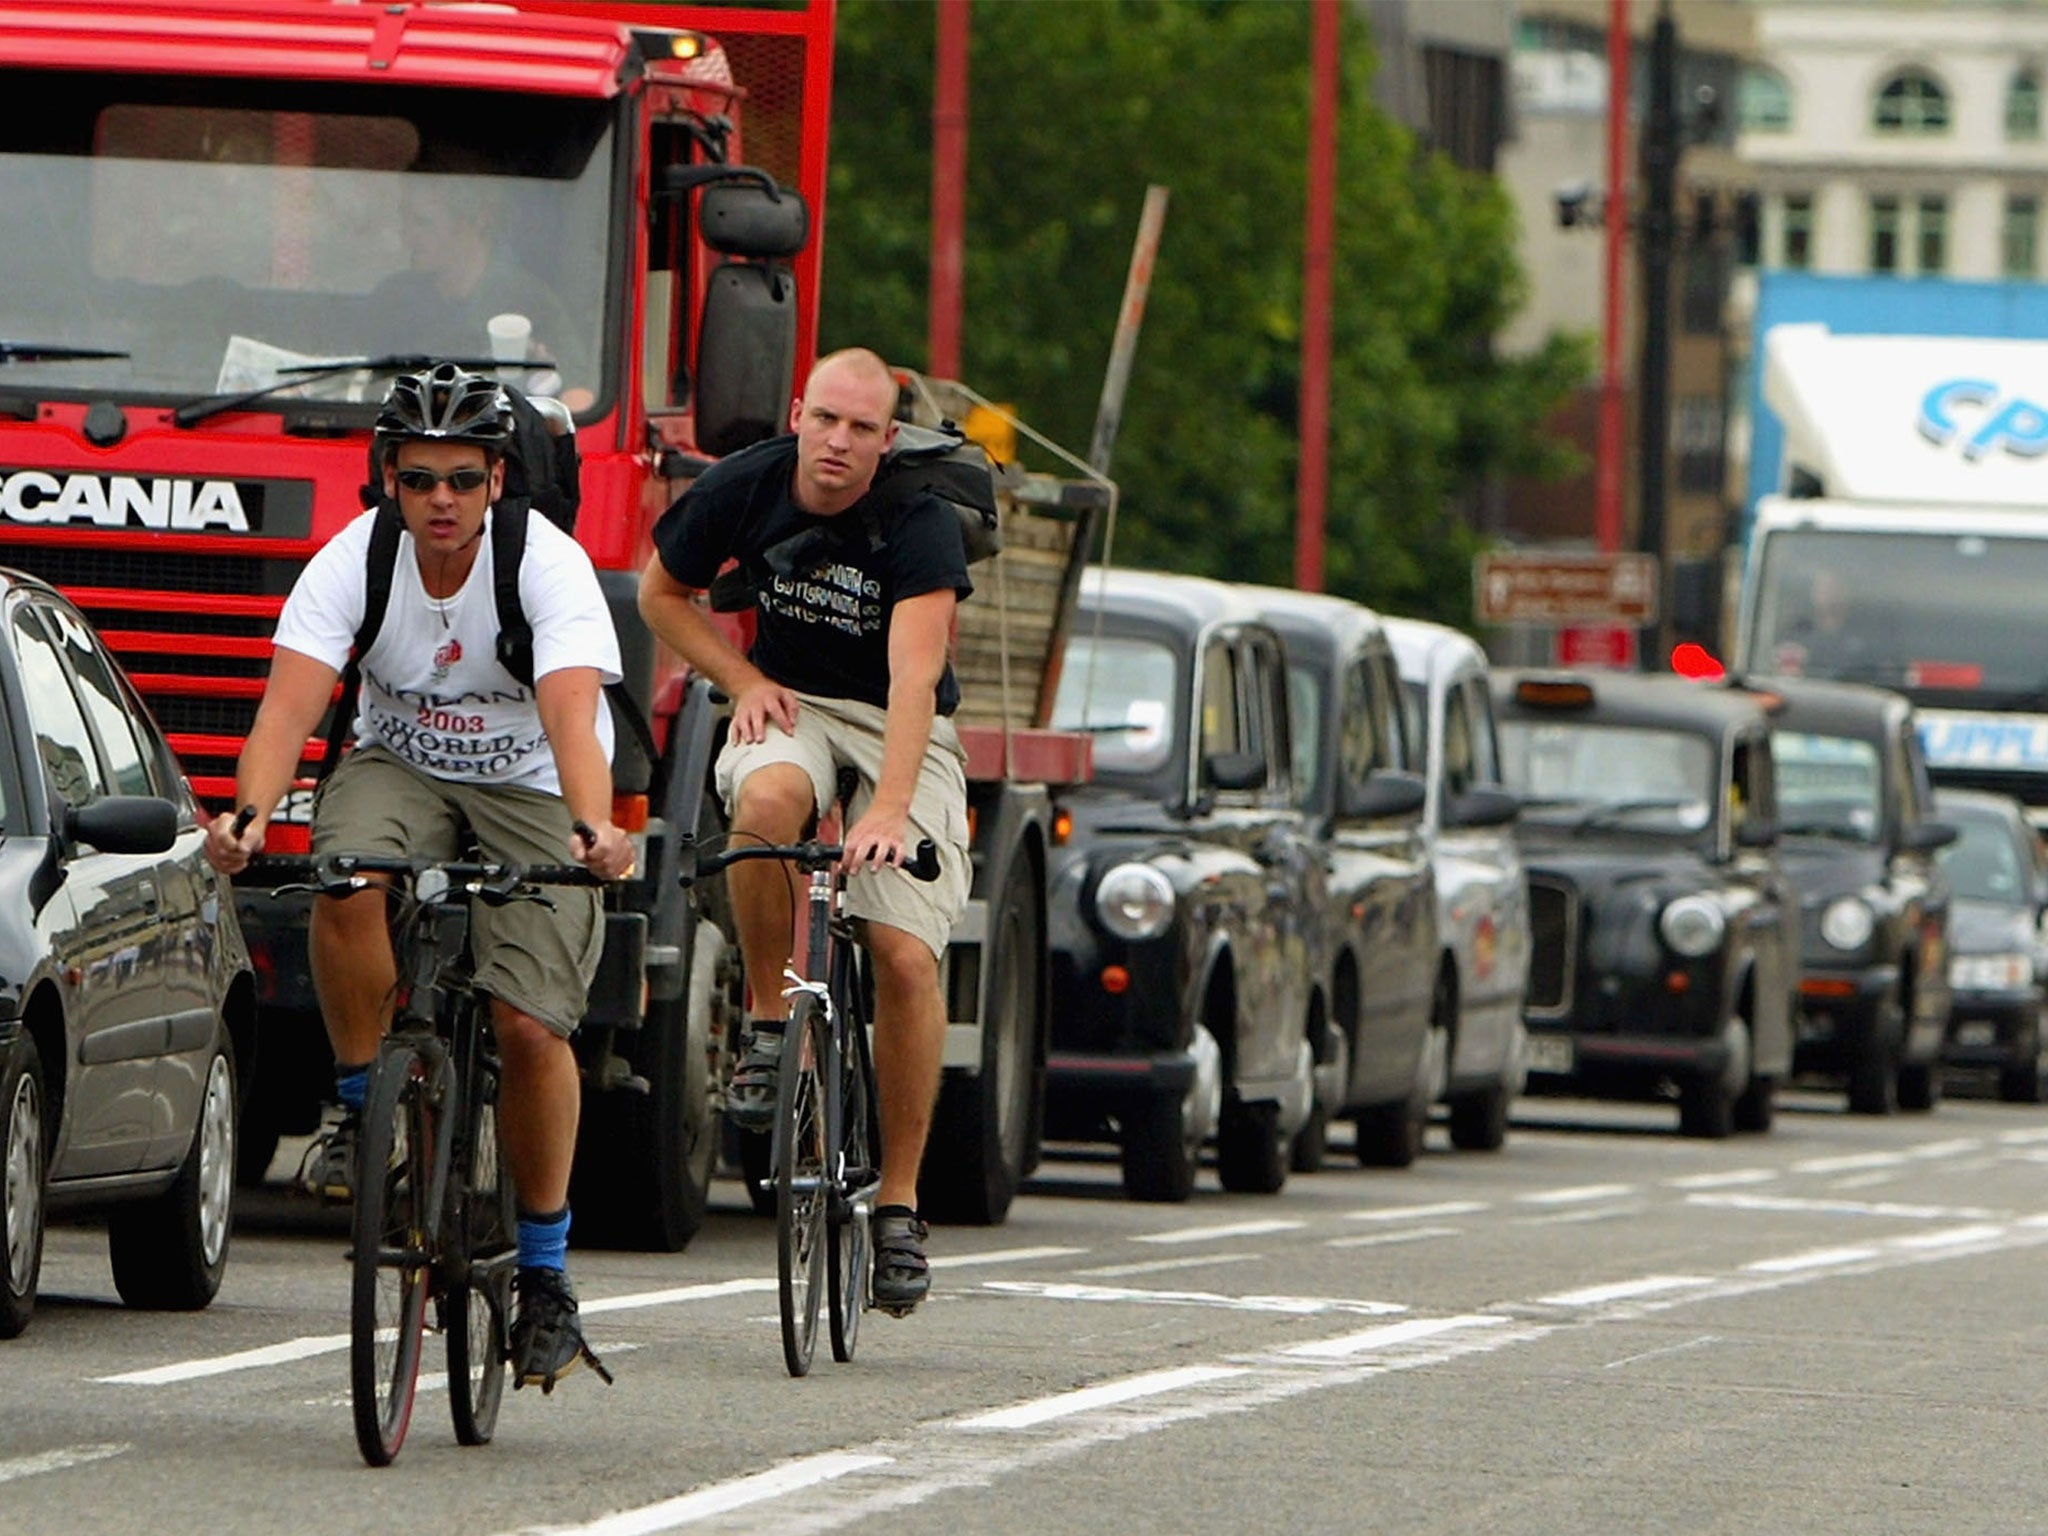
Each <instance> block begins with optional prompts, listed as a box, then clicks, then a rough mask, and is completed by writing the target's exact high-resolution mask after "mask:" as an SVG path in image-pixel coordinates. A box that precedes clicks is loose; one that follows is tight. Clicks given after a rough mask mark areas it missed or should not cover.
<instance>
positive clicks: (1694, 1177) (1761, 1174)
mask: <svg viewBox="0 0 2048 1536" xmlns="http://www.w3.org/2000/svg"><path fill="white" fill-rule="evenodd" d="M1777 1176H1778V1170H1777V1169H1775V1168H1731V1169H1729V1170H1728V1172H1726V1173H1692V1174H1687V1175H1686V1176H1685V1177H1684V1178H1682V1179H1666V1180H1665V1181H1664V1184H1665V1187H1666V1188H1667V1189H1733V1188H1735V1187H1736V1186H1737V1185H1741V1184H1768V1183H1770V1182H1771V1181H1772V1180H1773V1179H1775V1178H1777Z"/></svg>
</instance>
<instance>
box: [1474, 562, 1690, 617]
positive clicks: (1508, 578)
mask: <svg viewBox="0 0 2048 1536" xmlns="http://www.w3.org/2000/svg"><path fill="white" fill-rule="evenodd" d="M1472 586H1473V598H1474V601H1473V608H1474V610H1475V612H1476V614H1477V616H1478V619H1479V622H1480V623H1482V624H1654V623H1655V622H1656V621H1657V562H1656V560H1655V559H1654V558H1653V557H1652V556H1649V555H1643V554H1632V553H1631V554H1616V555H1595V554H1586V555H1553V554H1521V553H1515V552H1510V551H1495V552H1494V553H1492V554H1485V555H1481V556H1479V557H1478V559H1476V560H1474V561H1473V563H1472Z"/></svg>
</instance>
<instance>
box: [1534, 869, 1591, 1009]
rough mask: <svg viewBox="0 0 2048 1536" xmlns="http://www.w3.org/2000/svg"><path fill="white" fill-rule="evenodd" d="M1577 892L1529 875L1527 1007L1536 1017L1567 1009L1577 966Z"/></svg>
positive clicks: (1551, 881)
mask: <svg viewBox="0 0 2048 1536" xmlns="http://www.w3.org/2000/svg"><path fill="white" fill-rule="evenodd" d="M1578 957H1579V902H1578V893H1577V892H1575V891H1574V890H1573V889H1572V888H1571V886H1570V885H1568V884H1566V883H1565V882H1564V881H1562V880H1555V879H1551V878H1550V877H1548V876H1545V875H1531V876H1530V877H1529V996H1528V1010H1529V1013H1530V1015H1531V1016H1532V1017H1536V1018H1561V1017H1562V1016H1564V1015H1565V1014H1568V1013H1570V1012H1571V1007H1572V981H1573V979H1574V976H1575V973H1576V972H1577V970H1578Z"/></svg>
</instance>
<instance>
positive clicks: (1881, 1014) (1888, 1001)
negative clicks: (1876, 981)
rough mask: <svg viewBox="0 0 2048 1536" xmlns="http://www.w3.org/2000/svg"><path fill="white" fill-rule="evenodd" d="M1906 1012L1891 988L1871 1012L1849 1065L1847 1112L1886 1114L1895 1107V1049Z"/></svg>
mask: <svg viewBox="0 0 2048 1536" xmlns="http://www.w3.org/2000/svg"><path fill="white" fill-rule="evenodd" d="M1905 1017H1906V1011H1905V1007H1904V1005H1902V1004H1901V1003H1900V1001H1899V994H1898V989H1897V988H1896V987H1895V988H1893V989H1892V990H1891V991H1890V992H1887V993H1886V994H1885V995H1884V997H1883V998H1882V999H1880V1000H1879V1002H1878V1004H1877V1006H1876V1007H1875V1008H1874V1009H1872V1010H1871V1015H1870V1025H1869V1028H1867V1029H1866V1030H1864V1031H1863V1033H1862V1035H1861V1037H1860V1038H1859V1039H1858V1040H1857V1041H1856V1043H1855V1051H1856V1054H1855V1056H1854V1057H1852V1058H1851V1059H1850V1062H1849V1113H1850V1114H1852V1115H1889V1114H1895V1113H1897V1111H1898V1108H1899V1047H1898V1042H1899V1039H1900V1037H1901V1036H1902V1035H1903V1034H1904V1033H1905Z"/></svg>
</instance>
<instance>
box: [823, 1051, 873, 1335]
mask: <svg viewBox="0 0 2048 1536" xmlns="http://www.w3.org/2000/svg"><path fill="white" fill-rule="evenodd" d="M867 1044H868V1042H867V1025H866V1024H865V1023H864V1022H863V1021H862V1020H861V1018H860V1016H859V1015H858V1014H856V1015H855V1016H854V1017H852V1018H850V1019H849V1020H847V1029H846V1043H845V1051H844V1055H843V1057H842V1059H841V1062H840V1072H839V1081H840V1090H841V1091H840V1111H839V1126H840V1132H839V1135H840V1141H841V1144H842V1145H843V1146H844V1148H845V1151H846V1156H845V1158H844V1159H843V1162H844V1167H842V1168H841V1169H840V1170H839V1177H838V1178H837V1179H836V1180H835V1181H834V1183H835V1188H834V1189H833V1191H832V1203H831V1206H830V1208H829V1218H830V1219H829V1221H828V1223H827V1226H828V1230H829V1236H830V1239H831V1254H830V1267H829V1268H828V1270H827V1271H826V1278H827V1284H826V1287H825V1289H826V1292H827V1299H828V1300H829V1302H830V1312H829V1314H828V1315H829V1317H830V1319H831V1324H832V1358H833V1359H834V1360H837V1361H840V1362H841V1363H844V1362H846V1361H848V1360H851V1359H852V1358H853V1350H854V1345H855V1344H856V1343H857V1342H858V1341H859V1338H860V1315H861V1313H862V1312H863V1311H865V1310H866V1309H867V1305H868V1262H869V1257H868V1217H869V1216H870V1214H872V1212H873V1208H874V1199H875V1185H876V1183H877V1182H878V1181H879V1180H880V1178H881V1164H880V1161H879V1159H878V1157H877V1155H876V1151H877V1148H878V1147H879V1146H880V1144H881V1138H880V1135H879V1134H878V1132H877V1130H876V1127H875V1121H874V1101H875V1091H874V1089H875V1078H874V1068H873V1066H872V1064H871V1062H870V1060H869V1057H868V1049H867Z"/></svg>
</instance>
